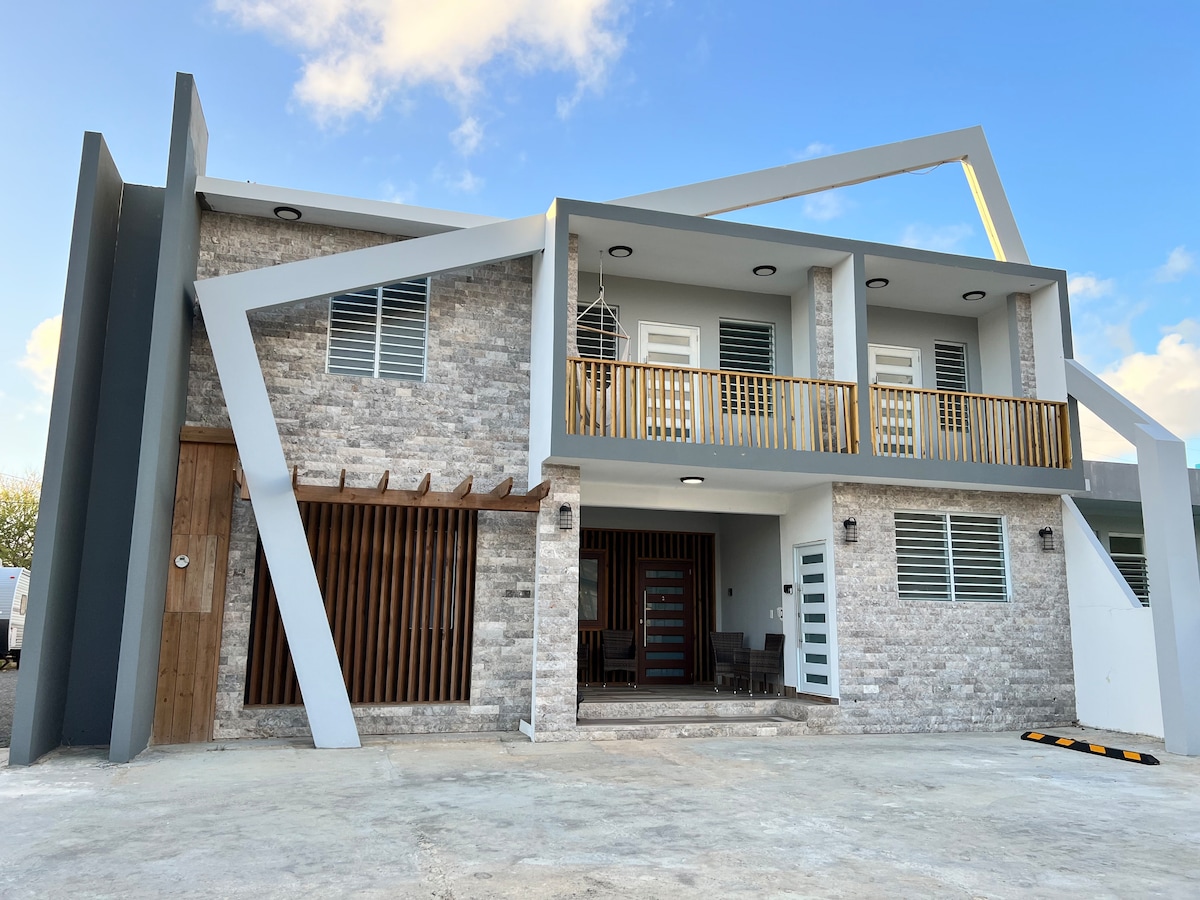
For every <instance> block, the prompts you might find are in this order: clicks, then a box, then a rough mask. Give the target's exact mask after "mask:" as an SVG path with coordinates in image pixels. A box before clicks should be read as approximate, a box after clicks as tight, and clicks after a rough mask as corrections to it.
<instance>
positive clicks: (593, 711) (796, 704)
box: [578, 694, 811, 722]
mask: <svg viewBox="0 0 1200 900" xmlns="http://www.w3.org/2000/svg"><path fill="white" fill-rule="evenodd" d="M810 706H811V704H809V703H805V702H804V701H797V700H788V699H785V698H782V697H750V696H748V695H745V694H741V695H732V694H730V695H723V696H714V697H713V698H712V699H703V700H662V699H652V698H647V699H645V700H635V699H632V698H631V699H628V700H618V701H606V702H596V701H588V700H585V701H584V702H583V703H581V704H580V705H579V712H578V717H579V719H581V720H583V719H586V720H589V721H592V720H596V721H599V720H608V719H625V720H629V719H636V720H655V719H662V718H700V719H746V718H763V717H778V718H782V719H787V720H792V721H799V722H803V721H804V720H805V718H806V717H807V715H808V709H809V707H810Z"/></svg>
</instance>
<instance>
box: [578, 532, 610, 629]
mask: <svg viewBox="0 0 1200 900" xmlns="http://www.w3.org/2000/svg"><path fill="white" fill-rule="evenodd" d="M585 559H588V560H595V561H596V618H594V619H584V618H582V617H581V618H580V619H579V630H580V631H599V630H600V629H602V628H604V627H605V622H606V621H607V618H608V551H607V550H606V549H603V548H595V549H589V548H585V547H581V548H580V549H579V562H580V579H579V585H580V587H579V590H580V591H581V592H582V590H583V577H582V574H583V573H582V568H583V566H582V564H583V561H584V560H585ZM582 608H583V606H582V604H580V605H579V609H581V610H582Z"/></svg>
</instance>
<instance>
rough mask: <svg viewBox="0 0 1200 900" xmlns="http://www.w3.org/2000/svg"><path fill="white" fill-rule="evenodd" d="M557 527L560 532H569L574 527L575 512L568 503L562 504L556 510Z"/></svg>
mask: <svg viewBox="0 0 1200 900" xmlns="http://www.w3.org/2000/svg"><path fill="white" fill-rule="evenodd" d="M558 527H559V530H560V531H570V530H571V529H572V528H574V527H575V511H574V510H573V509H571V504H570V503H564V504H563V505H562V506H560V507H559V508H558Z"/></svg>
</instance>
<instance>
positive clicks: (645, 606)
mask: <svg viewBox="0 0 1200 900" xmlns="http://www.w3.org/2000/svg"><path fill="white" fill-rule="evenodd" d="M649 615H650V591H649V590H644V591H642V647H645V646H646V634H647V629H648V628H649V626H648V625H647V624H646V619H647V618H648V617H649Z"/></svg>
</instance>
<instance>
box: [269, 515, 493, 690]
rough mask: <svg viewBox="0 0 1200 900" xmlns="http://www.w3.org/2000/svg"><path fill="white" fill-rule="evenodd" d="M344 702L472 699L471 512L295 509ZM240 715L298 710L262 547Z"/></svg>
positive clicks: (473, 517) (474, 526) (474, 522)
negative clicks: (246, 710)
mask: <svg viewBox="0 0 1200 900" xmlns="http://www.w3.org/2000/svg"><path fill="white" fill-rule="evenodd" d="M300 515H301V518H302V519H303V521H304V530H305V533H306V534H307V535H308V549H309V551H310V552H311V553H312V557H313V562H314V564H315V568H316V573H317V582H318V584H319V585H320V587H321V595H322V597H323V598H324V600H325V613H326V615H327V617H328V619H329V626H330V631H331V632H332V634H333V643H334V647H335V649H336V650H337V654H338V660H339V661H340V663H341V667H342V676H343V678H344V679H345V681H346V689H347V691H348V692H349V694H350V702H351V703H373V704H381V703H422V702H435V703H436V702H442V703H447V702H454V701H462V700H467V699H469V696H470V675H471V626H472V616H473V612H474V610H473V607H474V598H475V538H476V532H477V524H478V513H477V512H476V511H475V510H464V509H431V508H420V507H396V506H369V505H351V504H340V503H301V504H300ZM245 699H246V705H247V706H290V705H296V704H299V703H300V702H301V698H300V689H299V685H298V683H297V681H296V671H295V667H294V665H293V663H292V655H291V652H290V651H289V650H288V645H287V637H286V636H285V635H284V632H283V627H282V622H281V620H280V617H279V606H278V602H277V601H276V598H275V591H274V588H273V587H272V585H271V575H270V572H269V571H268V568H267V563H266V557H265V556H264V554H263V552H262V544H261V543H260V544H259V547H258V555H257V561H256V569H255V578H254V604H253V612H252V615H251V623H250V648H249V659H248V661H247V671H246V697H245Z"/></svg>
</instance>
